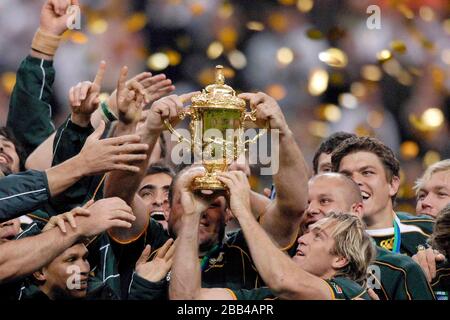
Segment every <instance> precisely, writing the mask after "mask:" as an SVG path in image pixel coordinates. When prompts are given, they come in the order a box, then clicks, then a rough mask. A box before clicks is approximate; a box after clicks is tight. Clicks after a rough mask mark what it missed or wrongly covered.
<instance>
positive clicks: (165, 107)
mask: <svg viewBox="0 0 450 320" xmlns="http://www.w3.org/2000/svg"><path fill="white" fill-rule="evenodd" d="M198 93H199V92H198V91H196V92H190V93H186V94H182V95H180V96H177V95H175V94H173V95H170V96H167V97H164V98H162V99H159V100H158V101H155V102H154V103H153V105H152V106H151V108H150V110H149V112H148V114H147V119H146V122H145V127H146V129H147V130H148V132H150V133H155V134H160V133H161V132H162V131H164V130H165V129H166V127H165V125H164V120H166V119H167V120H169V122H170V123H171V124H172V126H174V125H175V124H176V123H177V122H179V121H180V119H179V114H180V113H181V112H182V111H183V105H184V103H186V102H188V101H190V99H191V98H192V97H193V96H194V95H196V94H198Z"/></svg>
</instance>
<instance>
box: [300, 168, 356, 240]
mask: <svg viewBox="0 0 450 320" xmlns="http://www.w3.org/2000/svg"><path fill="white" fill-rule="evenodd" d="M348 192H349V191H348V190H346V188H345V185H344V184H343V183H342V182H341V181H340V180H339V179H337V178H331V177H324V176H322V177H319V178H316V179H312V180H310V181H309V183H308V208H307V209H306V212H305V213H306V215H305V217H304V220H303V221H302V228H303V229H304V231H306V230H307V229H308V227H309V226H310V225H312V224H314V223H315V222H317V221H319V220H320V219H322V218H325V216H326V215H327V214H328V213H330V212H336V213H337V212H350V211H351V207H352V204H353V203H350V201H349V200H348V197H346V195H347V193H348Z"/></svg>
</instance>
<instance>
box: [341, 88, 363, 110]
mask: <svg viewBox="0 0 450 320" xmlns="http://www.w3.org/2000/svg"><path fill="white" fill-rule="evenodd" d="M338 101H339V104H340V105H341V106H343V107H344V108H347V109H356V108H357V107H358V99H356V97H355V96H354V95H352V94H351V93H348V92H347V93H342V94H340V95H339V97H338Z"/></svg>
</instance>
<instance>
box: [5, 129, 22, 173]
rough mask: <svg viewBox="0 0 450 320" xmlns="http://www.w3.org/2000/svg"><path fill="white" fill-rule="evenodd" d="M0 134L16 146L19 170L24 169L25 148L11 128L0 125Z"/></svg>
mask: <svg viewBox="0 0 450 320" xmlns="http://www.w3.org/2000/svg"><path fill="white" fill-rule="evenodd" d="M0 136H3V137H5V138H6V139H7V140H9V141H11V142H12V144H13V145H14V148H16V152H17V155H18V156H19V165H20V171H23V170H25V160H26V159H27V155H26V152H25V149H24V147H23V146H22V144H21V143H20V142H19V140H17V139H16V137H15V136H14V134H13V132H12V131H11V129H10V128H8V127H0Z"/></svg>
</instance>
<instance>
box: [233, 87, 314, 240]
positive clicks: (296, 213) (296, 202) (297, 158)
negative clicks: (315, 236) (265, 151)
mask: <svg viewBox="0 0 450 320" xmlns="http://www.w3.org/2000/svg"><path fill="white" fill-rule="evenodd" d="M239 97H240V98H243V99H245V100H247V101H249V103H250V107H251V108H252V109H256V117H257V119H258V120H259V121H261V122H266V121H267V122H269V125H270V128H271V129H272V130H274V129H275V130H278V132H279V148H278V150H279V155H278V158H277V159H278V161H279V169H278V172H275V174H274V176H273V179H274V183H275V187H276V190H277V195H276V198H275V201H273V202H272V203H270V204H269V205H268V206H267V209H266V212H265V214H264V216H263V217H261V220H260V222H261V225H262V226H263V228H264V230H266V232H267V233H268V234H269V235H270V237H271V238H272V239H273V240H274V241H275V242H276V243H277V244H278V246H279V247H281V248H284V247H287V246H289V245H292V244H293V243H294V242H295V240H296V238H297V235H298V229H299V225H300V219H301V217H302V214H303V212H304V210H305V209H306V205H307V202H308V197H307V195H308V192H307V186H308V167H307V164H306V162H305V159H304V157H303V154H302V152H301V151H300V148H299V147H298V145H297V143H296V142H295V139H294V136H293V134H292V132H291V130H290V129H289V126H288V125H287V123H286V120H285V118H284V115H283V113H282V111H281V109H280V107H279V105H278V104H277V102H276V101H275V99H273V98H272V97H270V96H268V95H267V94H265V93H262V92H259V93H243V94H240V95H239ZM275 150H276V149H275ZM275 159H276V158H275Z"/></svg>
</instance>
